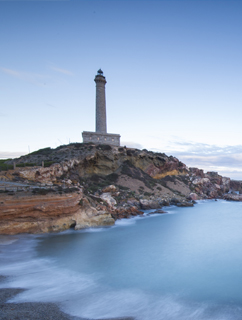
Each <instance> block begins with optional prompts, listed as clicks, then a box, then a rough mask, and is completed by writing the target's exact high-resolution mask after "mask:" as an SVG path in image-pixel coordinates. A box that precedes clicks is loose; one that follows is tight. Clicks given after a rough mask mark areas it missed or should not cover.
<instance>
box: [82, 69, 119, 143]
mask: <svg viewBox="0 0 242 320" xmlns="http://www.w3.org/2000/svg"><path fill="white" fill-rule="evenodd" d="M94 81H95V83H96V131H95V132H92V131H83V132H82V138H83V142H84V143H87V142H92V143H95V144H109V145H112V146H120V135H119V134H114V133H107V116H106V94H105V85H106V83H107V81H106V78H105V77H104V75H103V71H102V70H101V69H99V70H98V71H97V74H96V76H95V79H94Z"/></svg>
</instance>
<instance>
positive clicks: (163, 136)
mask: <svg viewBox="0 0 242 320" xmlns="http://www.w3.org/2000/svg"><path fill="white" fill-rule="evenodd" d="M241 16H242V1H240V0H238V1H231V0H228V1H220V0H206V1H204V0H203V1H199V0H177V1H176V0H160V1H100V0H99V1H90V0H89V1H81V0H78V1H77V0H76V1H0V43H1V51H0V52H1V53H0V57H1V59H0V121H1V126H0V131H1V143H0V158H3V157H9V156H10V157H13V156H15V155H19V154H26V153H28V150H29V149H30V151H34V150H37V149H39V148H44V147H48V146H50V147H53V148H54V147H56V146H58V145H60V144H67V143H69V141H71V142H80V141H82V137H81V132H82V131H94V130H95V83H94V81H93V80H94V76H95V74H96V72H97V70H98V69H99V68H100V67H101V68H102V69H103V71H104V75H105V76H106V79H107V85H106V98H107V112H108V132H110V133H119V134H121V143H122V144H125V145H127V146H137V147H139V148H146V149H149V150H159V151H162V152H166V153H167V154H168V155H174V156H177V157H178V158H179V159H180V160H182V161H183V162H185V163H186V164H187V165H188V166H197V167H199V168H203V169H205V170H215V171H219V173H221V174H223V175H227V176H231V177H235V178H239V179H242V142H241V136H242V126H241V116H242V90H241V85H242V63H241V57H242V19H241ZM232 171H235V172H232Z"/></svg>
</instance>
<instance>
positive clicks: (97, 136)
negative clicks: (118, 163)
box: [82, 131, 120, 146]
mask: <svg viewBox="0 0 242 320" xmlns="http://www.w3.org/2000/svg"><path fill="white" fill-rule="evenodd" d="M82 138H83V142H84V143H87V142H93V143H95V144H109V145H111V146H120V135H119V134H112V133H99V132H91V131H83V132H82Z"/></svg>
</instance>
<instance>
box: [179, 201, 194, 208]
mask: <svg viewBox="0 0 242 320" xmlns="http://www.w3.org/2000/svg"><path fill="white" fill-rule="evenodd" d="M176 206H177V207H193V203H192V202H187V201H184V202H178V203H177V204H176Z"/></svg>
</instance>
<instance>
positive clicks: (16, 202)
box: [0, 190, 114, 234]
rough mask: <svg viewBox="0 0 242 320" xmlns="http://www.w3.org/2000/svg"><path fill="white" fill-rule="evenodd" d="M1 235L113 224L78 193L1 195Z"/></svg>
mask: <svg viewBox="0 0 242 320" xmlns="http://www.w3.org/2000/svg"><path fill="white" fill-rule="evenodd" d="M0 222H1V223H0V234H17V233H25V232H28V233H43V232H55V231H63V230H66V229H69V228H75V229H81V228H85V227H89V226H106V225H112V224H114V219H113V218H112V217H111V215H110V213H109V212H107V211H101V210H100V211H97V209H96V208H94V207H92V206H91V205H90V203H89V202H88V200H87V199H86V198H85V197H83V194H82V192H81V190H79V192H74V193H70V194H64V195H60V194H53V193H50V194H47V195H33V194H31V193H28V192H27V193H16V194H7V195H5V194H0Z"/></svg>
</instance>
